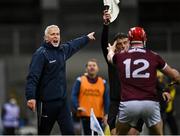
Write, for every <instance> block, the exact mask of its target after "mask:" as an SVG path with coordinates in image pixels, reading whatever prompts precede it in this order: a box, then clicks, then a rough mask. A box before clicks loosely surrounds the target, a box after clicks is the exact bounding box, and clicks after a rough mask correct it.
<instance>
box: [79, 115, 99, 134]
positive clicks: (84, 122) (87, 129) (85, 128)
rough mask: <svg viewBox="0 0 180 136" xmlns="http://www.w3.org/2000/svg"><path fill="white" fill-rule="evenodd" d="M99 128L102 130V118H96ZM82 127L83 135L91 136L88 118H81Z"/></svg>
mask: <svg viewBox="0 0 180 136" xmlns="http://www.w3.org/2000/svg"><path fill="white" fill-rule="evenodd" d="M97 120H98V122H99V124H100V126H101V128H102V118H97ZM81 121H82V127H83V131H84V135H91V128H90V117H81ZM94 134H95V135H97V133H96V132H94Z"/></svg>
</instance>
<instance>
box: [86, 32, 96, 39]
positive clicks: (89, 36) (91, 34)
mask: <svg viewBox="0 0 180 136" xmlns="http://www.w3.org/2000/svg"><path fill="white" fill-rule="evenodd" d="M94 34H95V32H91V33H89V34H88V35H87V36H88V38H89V39H90V40H96V38H95V37H94Z"/></svg>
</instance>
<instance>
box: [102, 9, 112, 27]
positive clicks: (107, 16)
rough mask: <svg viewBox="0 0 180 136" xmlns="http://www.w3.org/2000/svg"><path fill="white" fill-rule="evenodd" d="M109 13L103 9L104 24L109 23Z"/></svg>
mask: <svg viewBox="0 0 180 136" xmlns="http://www.w3.org/2000/svg"><path fill="white" fill-rule="evenodd" d="M110 19H111V15H110V14H109V12H108V10H104V11H103V21H104V24H105V25H108V24H109V23H110Z"/></svg>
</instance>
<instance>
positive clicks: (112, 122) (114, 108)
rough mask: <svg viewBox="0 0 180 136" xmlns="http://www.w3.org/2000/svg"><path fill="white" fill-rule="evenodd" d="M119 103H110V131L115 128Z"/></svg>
mask: <svg viewBox="0 0 180 136" xmlns="http://www.w3.org/2000/svg"><path fill="white" fill-rule="evenodd" d="M119 102H120V101H113V100H111V102H110V106H109V113H108V120H107V122H108V124H109V127H110V130H112V129H113V128H115V124H116V116H117V115H118V112H119Z"/></svg>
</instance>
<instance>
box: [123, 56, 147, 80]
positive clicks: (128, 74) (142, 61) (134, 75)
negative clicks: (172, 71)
mask: <svg viewBox="0 0 180 136" xmlns="http://www.w3.org/2000/svg"><path fill="white" fill-rule="evenodd" d="M123 63H124V64H125V74H126V78H131V76H132V78H149V77H150V73H148V72H145V73H143V74H142V73H141V72H143V71H146V69H147V68H148V67H149V62H148V61H147V60H145V59H137V60H134V61H132V60H131V59H126V60H124V61H123ZM139 64H142V66H141V67H139V68H137V69H135V70H133V71H132V72H131V67H132V65H139Z"/></svg>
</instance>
